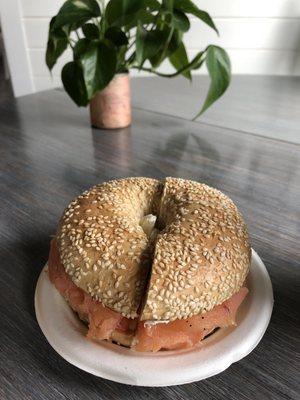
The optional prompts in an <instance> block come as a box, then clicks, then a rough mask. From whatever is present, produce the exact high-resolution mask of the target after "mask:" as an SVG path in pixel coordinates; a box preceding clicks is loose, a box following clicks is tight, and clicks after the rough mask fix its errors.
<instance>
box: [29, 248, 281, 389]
mask: <svg viewBox="0 0 300 400" xmlns="http://www.w3.org/2000/svg"><path fill="white" fill-rule="evenodd" d="M252 263H256V264H257V266H258V267H259V272H260V274H261V276H262V277H263V279H264V284H265V287H266V291H267V295H266V296H265V297H266V298H265V301H268V304H266V305H267V306H268V310H267V313H268V315H267V318H265V321H264V324H263V326H262V327H261V329H260V334H259V335H257V336H256V340H255V341H252V343H251V345H250V346H248V347H246V348H245V349H241V346H239V347H238V348H236V349H232V348H231V349H230V350H229V351H227V353H226V354H225V355H226V357H225V356H224V358H223V359H222V361H220V363H218V366H217V367H215V368H214V370H213V371H208V372H207V374H205V373H204V374H203V373H202V374H201V376H200V374H199V376H196V375H197V374H196V375H195V374H193V375H192V376H191V378H190V379H188V378H186V377H183V378H182V379H175V380H174V381H167V382H160V381H157V382H153V383H149V382H148V383H147V382H142V381H140V380H136V381H135V380H132V379H129V380H128V377H127V376H119V375H117V376H112V375H111V374H110V373H107V372H106V371H103V370H101V369H99V371H97V372H95V370H94V369H92V368H90V366H89V365H82V363H81V365H78V360H75V361H74V357H72V354H71V355H70V354H68V352H66V351H65V350H64V349H63V348H62V347H61V346H59V345H57V343H56V342H55V340H54V339H53V338H52V337H51V336H50V335H49V333H48V331H47V322H45V319H44V318H43V317H42V314H43V313H42V310H41V309H40V302H39V298H40V296H41V295H42V287H43V284H45V282H44V281H45V279H47V277H48V274H46V273H45V271H46V268H47V263H46V264H45V266H44V267H43V268H42V270H41V272H40V275H39V278H38V280H37V284H36V289H35V295H34V306H35V313H36V319H37V322H38V325H39V327H40V329H41V331H42V333H43V335H44V336H45V338H46V340H47V341H48V343H49V344H50V346H51V347H52V348H53V349H54V350H55V351H56V352H57V353H58V354H59V355H60V356H61V357H62V358H64V359H65V360H66V361H67V362H69V363H70V364H72V365H74V366H76V367H77V368H79V369H82V370H84V371H86V372H88V373H90V374H92V375H94V376H97V377H101V378H104V379H108V380H110V381H113V382H118V383H123V384H128V385H134V386H144V387H164V386H174V385H182V384H187V383H191V382H195V381H200V380H203V379H207V378H209V377H211V376H214V375H217V374H219V373H221V372H223V371H225V370H226V369H227V368H229V367H230V365H232V364H233V363H235V362H237V361H239V360H241V359H242V358H244V357H246V356H247V355H248V354H249V353H251V352H252V351H253V350H254V349H255V347H256V346H257V345H258V343H259V342H260V341H261V339H262V337H263V335H264V333H265V331H266V329H267V327H268V325H269V322H270V319H271V315H272V311H273V304H274V297H273V288H272V282H271V279H270V276H269V274H268V271H267V269H266V266H265V265H264V263H263V261H262V260H261V258H260V257H259V255H258V254H257V253H256V252H255V250H253V249H252V260H251V265H252ZM48 279H49V278H48ZM48 283H50V282H48ZM53 289H54V290H55V288H54V287H53ZM59 297H61V296H60V295H59ZM61 300H62V301H65V300H64V299H63V298H62V297H61ZM70 311H71V309H70ZM71 312H72V311H71ZM234 331H236V329H234V330H233V331H232V332H229V334H228V335H227V336H230V335H231V334H232V333H233V332H234ZM87 343H92V344H93V345H96V346H97V347H98V348H99V350H100V349H102V350H103V349H104V347H103V346H102V344H98V343H97V344H95V343H93V342H88V341H87ZM107 345H108V346H109V345H110V344H107ZM113 346H116V345H113ZM190 351H191V352H192V351H193V350H192V349H191V350H190ZM126 352H130V355H131V356H133V357H134V356H136V357H139V356H140V354H134V352H133V351H131V350H130V349H126ZM173 354H175V355H176V354H177V357H178V356H180V355H179V354H178V352H177V353H176V352H173V351H172V352H168V355H170V356H172V355H173ZM183 354H186V353H183ZM144 356H145V357H148V356H149V357H150V356H152V357H153V356H154V357H156V355H153V353H150V354H149V353H148V354H146V355H144Z"/></svg>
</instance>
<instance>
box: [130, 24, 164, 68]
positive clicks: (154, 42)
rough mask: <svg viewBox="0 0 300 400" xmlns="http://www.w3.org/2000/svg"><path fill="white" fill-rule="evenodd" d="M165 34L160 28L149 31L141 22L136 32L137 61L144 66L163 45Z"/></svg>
mask: <svg viewBox="0 0 300 400" xmlns="http://www.w3.org/2000/svg"><path fill="white" fill-rule="evenodd" d="M163 39H164V36H163V33H162V32H161V31H159V30H154V31H147V30H146V29H145V28H143V26H142V25H141V24H140V23H139V25H138V27H137V33H136V43H135V46H136V62H137V63H138V64H139V66H140V67H142V65H143V63H144V62H145V60H147V59H151V58H152V57H154V56H155V55H156V54H157V53H158V52H159V50H160V49H161V47H162V46H163V43H164V41H163Z"/></svg>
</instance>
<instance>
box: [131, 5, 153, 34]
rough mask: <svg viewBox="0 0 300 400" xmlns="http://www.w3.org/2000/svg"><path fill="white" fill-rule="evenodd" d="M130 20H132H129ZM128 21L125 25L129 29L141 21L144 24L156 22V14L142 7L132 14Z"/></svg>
mask: <svg viewBox="0 0 300 400" xmlns="http://www.w3.org/2000/svg"><path fill="white" fill-rule="evenodd" d="M129 20H130V21H129ZM128 21H129V22H127V23H126V24H125V25H124V26H125V27H126V29H127V30H129V29H132V28H134V27H136V26H137V25H138V23H141V24H142V25H149V24H152V23H154V22H155V15H153V14H151V12H150V11H147V10H146V9H142V10H139V11H137V12H136V13H135V14H131V15H130V16H129V18H128Z"/></svg>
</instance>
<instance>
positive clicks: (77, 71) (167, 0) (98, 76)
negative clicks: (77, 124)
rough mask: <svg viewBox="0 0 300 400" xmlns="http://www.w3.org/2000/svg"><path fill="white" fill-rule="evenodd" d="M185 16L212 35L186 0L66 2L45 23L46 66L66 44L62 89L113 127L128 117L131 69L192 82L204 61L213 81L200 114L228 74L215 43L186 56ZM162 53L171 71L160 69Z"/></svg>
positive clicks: (96, 121) (205, 18)
mask: <svg viewBox="0 0 300 400" xmlns="http://www.w3.org/2000/svg"><path fill="white" fill-rule="evenodd" d="M190 16H193V17H196V18H198V19H200V20H201V21H202V22H203V23H205V24H207V25H208V26H209V27H210V28H212V29H214V30H215V31H216V33H218V31H217V28H216V26H215V24H214V22H213V20H212V18H211V17H210V16H209V14H208V13H207V12H205V11H203V10H200V9H199V8H198V7H197V6H196V5H195V4H194V3H193V2H192V1H191V0H161V1H157V0H110V1H108V2H106V1H104V0H102V1H99V2H97V1H96V0H67V1H66V2H65V3H64V4H63V5H62V7H61V8H60V10H59V12H58V14H57V15H56V16H55V17H53V18H52V19H51V22H50V26H49V37H48V43H47V51H46V63H47V66H48V68H49V69H50V71H51V69H52V68H53V66H54V65H55V63H56V61H57V59H58V58H59V57H60V56H61V54H62V53H63V52H64V51H65V50H66V49H67V48H68V47H69V46H70V47H71V49H72V51H73V60H72V61H70V62H68V63H67V64H66V65H65V66H64V67H63V69H62V72H61V77H62V82H63V85H64V88H65V90H66V92H67V93H68V94H69V96H70V97H71V98H72V99H73V100H74V102H75V103H76V104H77V105H78V106H87V104H90V113H91V122H92V125H93V126H96V127H99V128H107V129H113V128H120V127H125V126H128V125H130V123H131V107H130V82H129V71H130V70H131V69H137V70H142V71H147V72H150V73H153V74H156V75H159V76H163V77H169V78H172V77H175V76H178V75H182V76H184V77H185V78H187V79H188V80H191V79H192V75H191V73H192V71H193V70H197V69H199V68H200V67H201V66H202V65H203V64H204V63H205V64H206V67H207V70H208V72H209V76H210V80H211V82H210V87H209V90H208V93H207V96H206V99H205V101H204V103H203V105H202V107H201V110H200V112H199V113H198V114H197V116H196V117H198V116H199V115H200V114H202V113H203V112H204V111H205V110H206V109H207V108H208V107H209V106H210V105H211V104H212V103H213V102H214V101H216V100H217V99H218V98H219V97H220V96H221V95H222V94H223V93H224V92H225V90H226V89H227V87H228V85H229V82H230V76H231V72H230V60H229V57H228V55H227V53H226V52H225V50H224V49H222V48H221V47H219V46H215V45H209V46H207V47H206V48H205V49H203V51H200V52H199V53H198V54H196V56H195V57H194V58H193V59H191V60H189V58H188V55H187V51H186V48H185V45H184V42H183V36H184V34H185V33H186V32H187V31H188V30H189V29H190V21H189V17H190ZM166 59H168V60H169V62H170V63H171V65H172V66H173V68H174V72H173V73H170V74H164V73H162V72H160V70H159V67H160V65H161V64H162V62H163V61H164V60H166Z"/></svg>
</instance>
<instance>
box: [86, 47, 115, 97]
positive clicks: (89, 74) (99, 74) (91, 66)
mask: <svg viewBox="0 0 300 400" xmlns="http://www.w3.org/2000/svg"><path fill="white" fill-rule="evenodd" d="M81 64H82V68H83V77H84V82H85V86H86V90H87V96H88V99H89V100H90V99H91V98H93V97H94V95H95V94H96V93H97V92H98V91H99V90H102V89H104V88H105V87H106V86H107V85H108V84H109V82H110V81H111V80H112V78H113V77H114V75H115V72H116V64H117V56H116V50H115V47H114V46H112V45H110V43H109V42H108V41H107V40H101V41H97V42H91V44H90V46H89V47H88V49H87V51H86V52H85V53H84V54H83V55H82V56H81Z"/></svg>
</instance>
